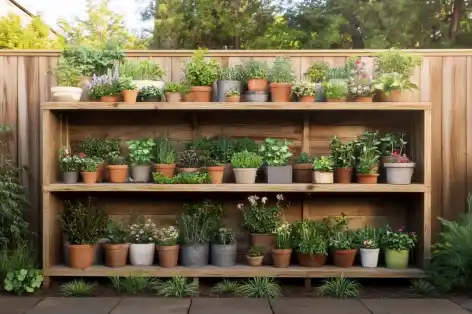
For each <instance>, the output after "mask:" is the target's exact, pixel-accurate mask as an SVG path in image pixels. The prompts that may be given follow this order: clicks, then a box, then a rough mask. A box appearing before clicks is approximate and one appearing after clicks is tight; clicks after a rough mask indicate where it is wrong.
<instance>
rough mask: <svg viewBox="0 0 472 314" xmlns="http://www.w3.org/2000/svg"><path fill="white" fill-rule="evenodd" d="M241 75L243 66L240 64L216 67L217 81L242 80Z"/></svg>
mask: <svg viewBox="0 0 472 314" xmlns="http://www.w3.org/2000/svg"><path fill="white" fill-rule="evenodd" d="M243 75H244V74H243V68H242V66H240V65H237V66H234V67H220V68H219V69H218V80H219V81H243V79H244V78H243Z"/></svg>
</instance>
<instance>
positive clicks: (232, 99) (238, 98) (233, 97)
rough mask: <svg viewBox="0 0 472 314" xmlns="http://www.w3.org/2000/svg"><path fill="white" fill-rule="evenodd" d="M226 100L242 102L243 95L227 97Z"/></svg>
mask: <svg viewBox="0 0 472 314" xmlns="http://www.w3.org/2000/svg"><path fill="white" fill-rule="evenodd" d="M225 101H226V102H240V101H241V96H238V95H235V96H229V97H226V98H225Z"/></svg>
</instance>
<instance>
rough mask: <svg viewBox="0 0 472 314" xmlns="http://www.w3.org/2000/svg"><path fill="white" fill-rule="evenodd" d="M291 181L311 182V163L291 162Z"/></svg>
mask: <svg viewBox="0 0 472 314" xmlns="http://www.w3.org/2000/svg"><path fill="white" fill-rule="evenodd" d="M292 169H293V182H294V183H312V180H313V165H312V164H309V163H305V164H293V166H292Z"/></svg>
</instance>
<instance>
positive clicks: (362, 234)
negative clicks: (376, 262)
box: [356, 225, 380, 249]
mask: <svg viewBox="0 0 472 314" xmlns="http://www.w3.org/2000/svg"><path fill="white" fill-rule="evenodd" d="M356 241H357V242H358V244H359V245H360V246H361V247H363V248H366V249H377V248H378V247H379V245H380V232H379V230H377V229H376V228H374V227H371V226H368V225H365V226H364V227H362V228H360V229H359V230H357V232H356Z"/></svg>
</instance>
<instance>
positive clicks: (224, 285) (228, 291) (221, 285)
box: [211, 279, 240, 296]
mask: <svg viewBox="0 0 472 314" xmlns="http://www.w3.org/2000/svg"><path fill="white" fill-rule="evenodd" d="M239 286H240V284H239V282H238V281H231V280H228V279H223V281H220V282H218V283H217V284H216V285H215V286H214V287H213V288H211V293H213V294H216V295H218V296H221V295H224V296H228V295H234V294H236V293H237V291H238V288H239Z"/></svg>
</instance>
